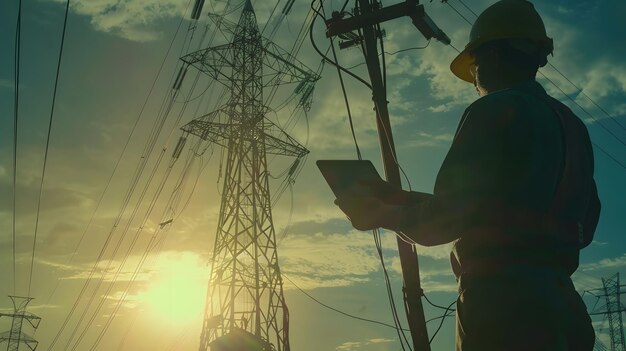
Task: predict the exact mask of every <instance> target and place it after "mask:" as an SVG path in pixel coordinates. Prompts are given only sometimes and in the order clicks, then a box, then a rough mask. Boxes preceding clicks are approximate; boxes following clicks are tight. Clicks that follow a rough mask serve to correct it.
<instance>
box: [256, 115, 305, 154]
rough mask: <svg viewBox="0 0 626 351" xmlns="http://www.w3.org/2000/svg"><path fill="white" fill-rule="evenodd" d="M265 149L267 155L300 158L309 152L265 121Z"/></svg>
mask: <svg viewBox="0 0 626 351" xmlns="http://www.w3.org/2000/svg"><path fill="white" fill-rule="evenodd" d="M264 129H265V147H266V152H267V153H268V154H273V155H282V156H295V157H302V156H304V155H306V154H308V153H309V150H307V148H305V147H304V146H302V145H301V144H300V143H299V142H297V141H296V140H295V139H294V138H292V137H291V136H289V134H287V133H285V131H284V130H282V128H280V127H279V126H277V125H275V124H274V123H272V122H271V121H269V120H267V119H266V120H265V127H264Z"/></svg>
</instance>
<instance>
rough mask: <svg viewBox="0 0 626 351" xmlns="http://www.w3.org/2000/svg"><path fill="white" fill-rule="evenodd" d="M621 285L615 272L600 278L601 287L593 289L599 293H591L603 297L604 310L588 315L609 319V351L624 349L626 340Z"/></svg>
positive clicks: (621, 350)
mask: <svg viewBox="0 0 626 351" xmlns="http://www.w3.org/2000/svg"><path fill="white" fill-rule="evenodd" d="M621 287H622V286H621V285H620V283H619V273H615V274H614V275H613V276H611V277H609V278H602V288H600V289H595V290H593V291H600V292H601V294H599V295H598V294H593V292H592V291H590V292H591V293H592V294H593V295H594V296H596V297H598V298H602V297H603V298H605V301H606V304H605V305H604V309H605V310H604V311H601V312H593V313H590V314H589V315H591V316H593V315H605V316H606V317H607V319H608V321H609V337H610V338H611V347H610V349H609V350H610V351H626V341H625V340H624V324H623V319H622V313H624V312H626V308H624V306H623V305H622V303H621V299H620V295H621V294H623V292H622V291H621Z"/></svg>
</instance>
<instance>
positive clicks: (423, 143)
mask: <svg viewBox="0 0 626 351" xmlns="http://www.w3.org/2000/svg"><path fill="white" fill-rule="evenodd" d="M453 138H454V134H452V133H441V134H431V133H426V132H417V134H416V137H415V138H413V139H411V141H410V142H408V143H405V144H404V145H403V146H407V147H434V146H442V145H449V144H450V143H451V142H452V139H453Z"/></svg>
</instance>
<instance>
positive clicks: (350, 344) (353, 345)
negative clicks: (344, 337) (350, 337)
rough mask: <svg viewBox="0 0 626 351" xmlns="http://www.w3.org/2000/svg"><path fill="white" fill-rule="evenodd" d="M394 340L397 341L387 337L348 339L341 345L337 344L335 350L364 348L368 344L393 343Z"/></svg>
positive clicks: (345, 350) (350, 350)
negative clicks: (360, 339) (359, 339)
mask: <svg viewBox="0 0 626 351" xmlns="http://www.w3.org/2000/svg"><path fill="white" fill-rule="evenodd" d="M393 342H395V340H393V339H385V338H373V339H367V340H363V341H346V342H344V343H342V344H341V345H339V346H337V347H336V348H335V350H338V351H352V350H362V349H363V347H365V346H368V345H375V344H388V343H393Z"/></svg>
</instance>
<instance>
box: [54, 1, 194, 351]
mask: <svg viewBox="0 0 626 351" xmlns="http://www.w3.org/2000/svg"><path fill="white" fill-rule="evenodd" d="M189 3H191V1H190V2H189ZM188 6H189V4H188ZM183 21H184V16H182V18H181V20H180V22H179V24H178V27H177V29H176V32H175V33H174V36H173V37H172V40H171V41H170V45H169V47H168V49H167V51H166V54H165V57H164V58H163V61H162V62H161V66H160V67H159V71H158V73H157V76H156V77H155V79H154V81H153V82H152V86H151V87H150V90H149V92H148V95H147V96H146V99H145V100H144V102H143V105H142V107H141V110H140V112H139V114H138V116H137V118H136V120H135V123H134V126H133V128H132V130H131V133H130V134H129V136H128V139H127V141H126V144H125V146H124V148H123V150H122V153H121V154H120V158H119V159H118V161H117V164H116V166H115V167H116V168H117V166H118V165H119V163H120V161H121V159H122V157H123V155H124V152H125V151H126V148H127V146H128V144H129V142H130V140H131V138H132V135H133V133H134V131H135V130H136V127H137V125H138V123H139V120H140V119H141V116H142V115H143V112H144V110H145V108H146V106H147V103H148V100H149V98H150V96H151V94H152V92H153V90H154V87H155V86H156V82H157V80H158V78H159V76H160V74H161V72H162V69H163V67H164V64H165V62H166V60H167V56H168V55H169V53H170V51H171V49H172V47H173V44H174V41H175V39H176V37H177V35H178V32H179V30H180V27H181V25H182V23H183ZM146 158H147V156H146V157H145V158H144V160H145V159H146ZM137 172H139V170H136V175H137ZM114 173H115V170H114ZM114 173H113V174H114ZM113 174H112V175H111V178H110V179H109V183H107V186H106V188H105V191H106V189H108V187H109V185H110V181H111V179H112V177H113ZM134 184H135V185H136V182H134ZM133 190H134V185H131V187H130V189H129V191H128V192H127V198H126V200H124V204H123V205H122V206H123V207H124V208H125V206H126V205H127V201H128V200H129V196H130V194H132V193H133ZM102 196H104V193H103V194H102ZM101 200H102V197H101V199H100V201H101ZM93 216H95V212H94V214H93ZM93 216H92V219H93ZM119 220H121V218H120V217H118V219H117V220H116V224H115V225H114V226H117V223H118V222H119ZM90 223H91V221H90ZM86 231H87V229H85V232H84V233H83V236H82V237H81V242H82V238H83V237H84V235H85V233H86ZM112 235H113V231H111V232H110V233H109V235H108V237H107V238H106V241H105V243H104V244H103V247H102V248H101V250H100V253H99V255H98V258H97V260H96V262H95V264H94V265H93V267H92V269H91V271H90V273H89V278H88V279H87V280H86V281H85V283H84V284H83V287H82V289H81V291H80V292H79V294H78V296H77V298H76V299H75V301H74V304H73V306H72V307H71V309H70V312H69V314H68V315H67V316H66V318H65V320H64V321H63V322H62V323H61V327H60V329H59V331H58V332H57V334H56V335H55V336H54V338H53V340H52V343H51V344H50V346H49V350H52V348H53V347H54V346H55V345H56V343H57V341H58V340H59V337H60V336H61V334H62V333H63V331H64V330H65V327H66V326H67V324H68V322H69V320H70V318H71V317H72V315H73V314H74V311H75V310H76V308H77V307H78V304H79V302H80V301H81V299H82V296H83V294H84V293H85V291H86V289H87V287H88V285H89V283H90V282H91V280H92V279H93V275H94V274H95V271H96V270H97V266H98V264H99V262H100V261H101V260H102V257H103V255H104V253H105V250H106V248H108V245H109V242H110V240H111V239H112ZM95 293H96V292H94V294H95ZM77 327H78V326H77Z"/></svg>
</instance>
